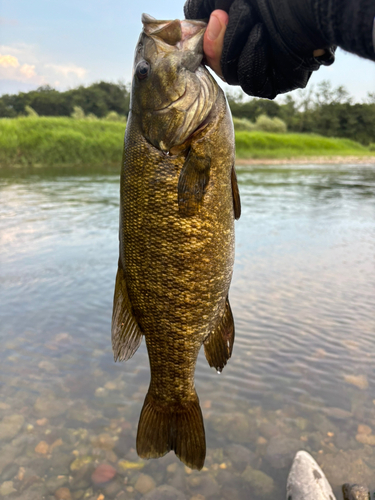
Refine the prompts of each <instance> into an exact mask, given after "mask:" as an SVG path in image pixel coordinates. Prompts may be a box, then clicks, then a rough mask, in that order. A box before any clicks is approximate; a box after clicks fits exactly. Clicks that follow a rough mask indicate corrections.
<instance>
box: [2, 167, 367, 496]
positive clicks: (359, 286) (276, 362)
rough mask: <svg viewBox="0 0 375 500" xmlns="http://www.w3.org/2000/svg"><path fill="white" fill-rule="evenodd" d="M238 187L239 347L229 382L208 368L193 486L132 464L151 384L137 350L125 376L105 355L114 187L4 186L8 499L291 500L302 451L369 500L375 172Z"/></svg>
mask: <svg viewBox="0 0 375 500" xmlns="http://www.w3.org/2000/svg"><path fill="white" fill-rule="evenodd" d="M238 179H239V184H240V191H241V197H242V206H243V211H242V217H241V219H240V220H239V221H238V222H237V223H236V264H235V270H234V276H233V282H232V287H231V293H230V301H231V305H232V309H233V314H234V317H235V324H236V340H235V346H234V350H233V356H232V359H231V360H230V362H229V364H228V365H227V366H226V368H225V369H224V371H223V373H222V374H221V375H217V374H216V372H215V371H214V370H213V369H210V368H209V366H208V364H207V362H206V360H205V358H204V355H203V353H200V356H199V359H198V364H197V370H196V386H197V391H198V394H199V397H200V401H201V405H202V409H203V413H204V419H205V426H206V435H207V459H206V467H205V469H204V470H203V472H201V473H198V472H195V471H193V472H192V471H190V470H189V469H187V468H185V467H184V466H183V465H182V464H181V463H180V462H179V461H178V460H177V459H176V458H175V457H174V455H173V454H171V453H170V454H168V455H167V456H166V457H164V458H163V459H160V460H157V461H150V462H145V461H142V460H140V459H138V457H137V455H136V453H135V451H134V446H135V435H136V428H137V423H138V417H139V413H140V410H141V407H142V404H143V400H144V396H145V394H146V392H147V386H148V382H149V367H148V359H147V353H146V348H145V345H144V343H143V344H142V346H141V347H140V349H139V350H138V352H137V353H136V354H135V356H134V357H133V358H132V359H131V360H130V361H128V362H127V363H120V364H118V363H116V364H115V363H114V362H113V356H112V352H111V345H110V320H111V308H112V297H113V286H114V277H115V273H116V267H117V258H118V238H117V234H118V210H119V206H118V205H119V178H118V173H117V172H113V171H108V170H105V169H102V170H98V171H95V172H87V171H75V170H72V169H63V170H61V171H60V170H49V171H48V170H37V171H32V172H25V171H21V170H15V171H6V172H5V171H3V172H2V173H0V197H1V204H0V244H1V261H0V303H1V318H0V341H1V346H2V349H1V351H0V447H1V450H2V453H1V455H0V498H1V496H2V495H3V496H4V498H5V497H6V498H8V497H9V498H22V499H24V500H26V499H34V498H35V499H40V498H50V497H51V498H54V493H55V492H56V490H57V491H60V493H61V491H62V490H61V489H60V490H59V488H67V489H69V491H70V494H71V495H72V498H74V499H77V500H79V499H81V498H90V499H91V498H95V499H97V498H98V497H100V495H101V494H102V495H104V497H105V498H119V499H122V500H124V499H135V500H138V499H141V498H143V496H144V495H146V494H147V497H146V498H147V499H148V498H150V499H157V498H169V497H168V495H170V498H171V499H172V498H178V499H180V500H182V499H184V498H186V499H191V498H194V500H203V499H204V498H215V499H221V500H229V499H230V500H237V499H239V500H242V499H243V500H245V499H247V500H249V499H250V500H258V499H259V500H260V499H272V500H281V499H284V498H285V484H286V478H287V475H288V470H289V467H290V464H291V461H292V458H293V456H294V454H295V452H296V451H297V450H298V449H305V450H307V451H309V452H310V453H311V454H312V455H313V456H314V458H315V459H316V460H317V461H318V463H319V464H320V465H321V466H322V468H323V470H324V471H325V473H326V475H327V477H328V479H329V481H330V482H331V484H332V486H333V488H334V491H335V494H336V495H337V498H338V499H341V496H340V488H339V487H340V484H342V483H344V482H365V483H367V484H368V486H370V487H372V488H374V487H375V480H374V477H375V377H374V366H375V352H374V334H375V318H374V311H375V167H374V166H366V165H361V166H356V165H341V166H340V165H328V166H324V165H319V166H316V165H310V166H298V165H297V166H291V165H286V166H280V167H261V166H252V167H244V166H240V165H239V166H238ZM1 419H2V420H1ZM373 434H374V436H373ZM103 463H105V464H109V465H110V466H111V467H113V469H115V471H116V475H115V477H114V479H112V480H111V481H109V482H107V483H106V484H104V485H103V484H98V481H97V480H94V481H93V479H92V473H93V471H95V469H97V467H98V466H99V465H100V464H103ZM110 470H112V469H110ZM94 479H95V476H94ZM4 485H5V486H4ZM162 485H167V489H165V488H164V490H163V487H164V486H163V487H162V488H161V489H160V487H161V486H162ZM158 488H159V489H158ZM64 491H65V494H67V493H66V491H67V490H64ZM147 491H149V492H148V493H147ZM163 492H164V493H163ZM8 495H9V496H8ZM158 495H159V496H158ZM160 495H161V496H160ZM173 495H174V496H173ZM199 495H201V496H199Z"/></svg>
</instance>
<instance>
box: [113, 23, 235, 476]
mask: <svg viewBox="0 0 375 500" xmlns="http://www.w3.org/2000/svg"><path fill="white" fill-rule="evenodd" d="M142 22H143V31H142V33H141V36H140V38H139V41H138V44H137V47H136V52H135V61H134V74H133V81H132V90H131V102H130V113H129V116H128V122H127V127H126V133H125V144H124V154H123V162H122V172H121V192H120V232H119V239H120V256H119V263H118V271H117V276H116V285H115V293H114V304H113V317H112V345H113V351H114V357H115V360H120V361H123V360H127V359H129V358H130V357H131V356H133V354H134V353H135V351H136V350H137V349H138V347H139V345H140V343H141V341H142V336H145V339H146V345H147V350H148V355H149V360H150V368H151V382H150V387H149V390H148V393H147V396H146V399H145V402H144V405H143V409H142V412H141V415H140V420H139V425H138V434H137V452H138V454H139V456H140V457H142V458H157V457H161V456H163V455H165V454H166V453H168V452H169V451H170V450H174V451H175V453H176V455H177V456H178V457H179V458H180V460H181V461H182V462H184V463H185V464H186V465H188V466H189V467H191V468H195V469H201V468H202V467H203V464H204V459H205V454H206V443H205V432H204V425H203V418H202V413H201V409H200V406H199V400H198V396H197V393H196V391H195V387H194V371H195V365H196V361H197V356H198V352H199V350H200V348H201V346H202V344H204V350H205V354H206V358H207V360H208V363H209V365H210V366H212V367H215V369H216V370H217V371H221V370H222V369H223V367H224V366H225V365H226V363H227V360H228V359H229V358H230V356H231V353H232V347H233V341H234V323H233V316H232V312H231V308H230V305H229V301H228V291H229V286H230V281H231V277H232V270H233V262H234V220H235V218H239V216H240V210H241V209H240V199H239V192H238V186H237V180H236V174H235V170H234V159H235V156H234V131H233V124H232V119H231V114H230V111H229V108H228V105H227V102H226V99H225V96H224V94H223V92H222V90H221V89H220V88H219V86H218V85H217V83H216V82H215V80H214V79H213V78H212V77H211V75H210V74H209V72H208V71H207V69H206V68H205V67H204V66H203V64H202V59H203V35H204V31H205V28H206V24H205V23H203V22H201V21H179V20H174V21H157V20H156V19H154V18H152V17H150V16H147V15H145V14H144V15H143V16H142Z"/></svg>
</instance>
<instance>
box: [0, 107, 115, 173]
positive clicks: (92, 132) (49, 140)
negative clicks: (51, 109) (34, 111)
mask: <svg viewBox="0 0 375 500" xmlns="http://www.w3.org/2000/svg"><path fill="white" fill-rule="evenodd" d="M124 130H125V124H124V123H121V122H112V121H105V120H92V121H90V120H74V119H72V118H64V117H40V118H13V119H6V118H3V119H1V120H0V165H2V166H3V165H4V166H10V165H21V166H38V165H40V166H42V165H50V166H55V165H99V164H113V163H117V164H120V162H121V155H122V148H123V141H124Z"/></svg>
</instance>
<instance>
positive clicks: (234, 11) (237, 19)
mask: <svg viewBox="0 0 375 500" xmlns="http://www.w3.org/2000/svg"><path fill="white" fill-rule="evenodd" d="M256 22H257V17H256V14H255V11H254V9H252V8H251V7H250V5H249V4H248V3H247V2H244V1H243V0H234V2H233V3H232V5H231V7H230V9H229V22H228V26H227V30H226V32H225V37H224V47H223V52H222V55H221V69H222V71H223V76H224V78H225V80H226V81H227V82H228V83H229V84H230V85H238V84H239V80H238V71H237V66H238V60H239V57H240V55H241V52H242V50H243V47H244V45H245V44H246V42H247V40H248V37H249V33H250V31H251V29H252V27H253V26H254V24H256Z"/></svg>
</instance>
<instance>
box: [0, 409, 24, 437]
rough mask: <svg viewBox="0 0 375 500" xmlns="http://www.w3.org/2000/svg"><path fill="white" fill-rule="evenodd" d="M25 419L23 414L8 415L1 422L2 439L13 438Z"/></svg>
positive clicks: (0, 435)
mask: <svg viewBox="0 0 375 500" xmlns="http://www.w3.org/2000/svg"><path fill="white" fill-rule="evenodd" d="M24 422H25V419H24V417H23V416H22V415H7V416H5V417H4V418H3V420H2V421H1V422H0V440H4V441H10V440H11V439H13V438H14V437H15V436H17V434H18V433H19V431H20V430H21V429H22V426H23V424H24Z"/></svg>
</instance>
